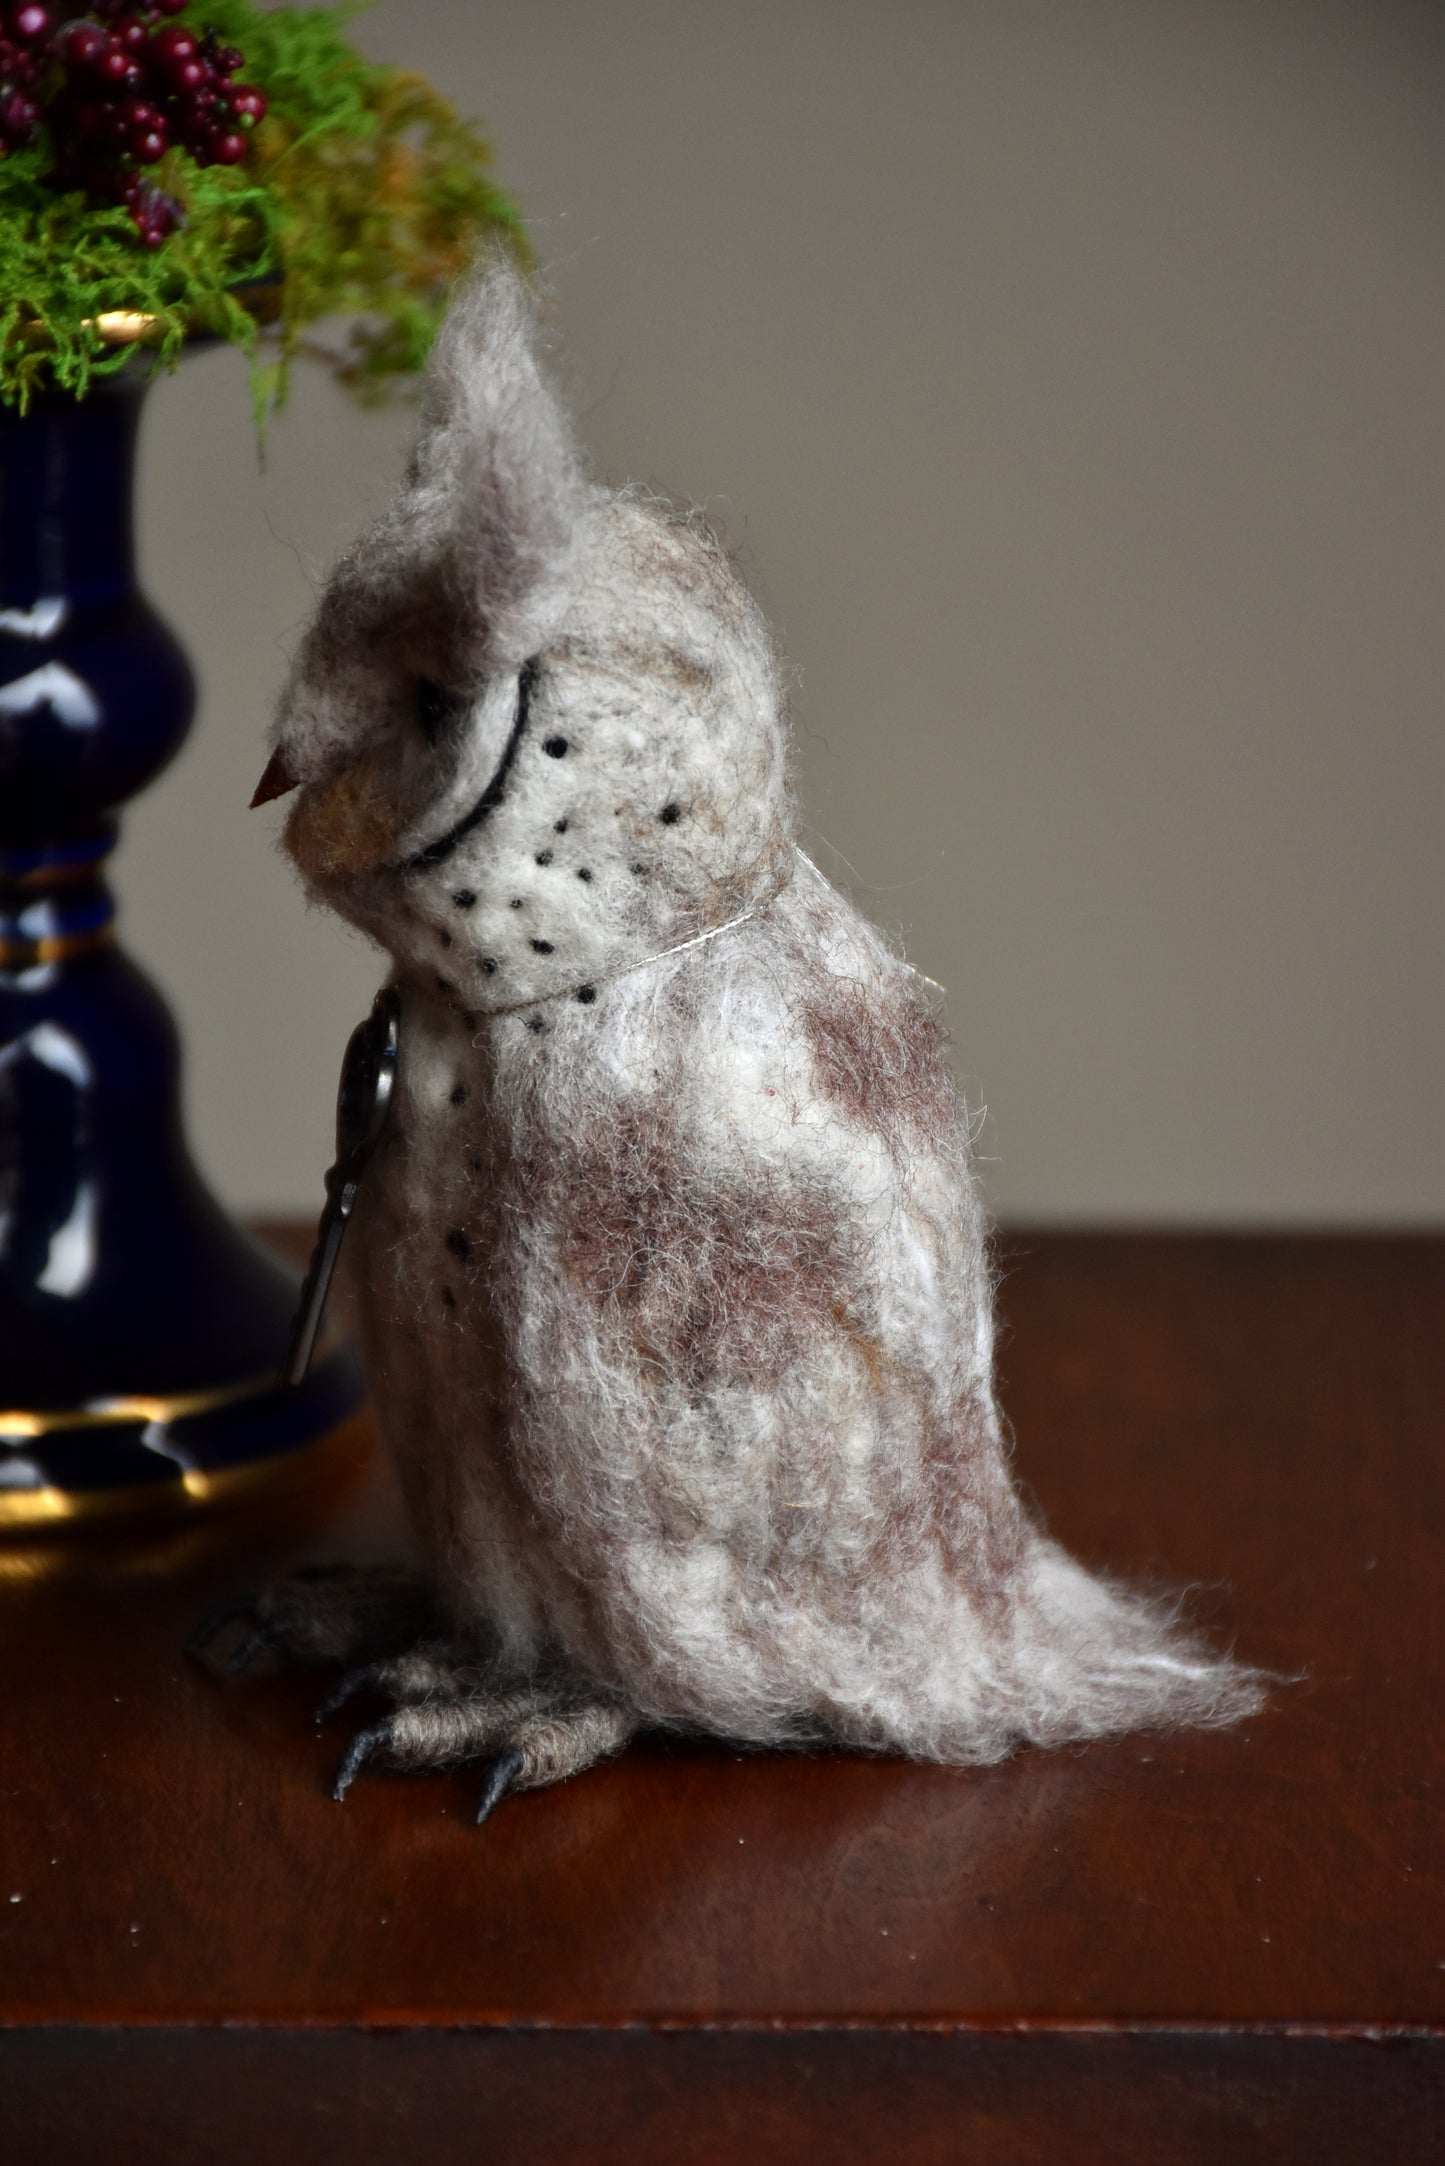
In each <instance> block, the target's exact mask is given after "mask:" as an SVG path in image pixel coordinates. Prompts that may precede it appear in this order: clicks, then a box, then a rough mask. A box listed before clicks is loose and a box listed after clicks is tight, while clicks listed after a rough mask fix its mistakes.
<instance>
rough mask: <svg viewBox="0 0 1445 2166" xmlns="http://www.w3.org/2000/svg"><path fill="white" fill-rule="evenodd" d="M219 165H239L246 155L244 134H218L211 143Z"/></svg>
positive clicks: (212, 151) (213, 154)
mask: <svg viewBox="0 0 1445 2166" xmlns="http://www.w3.org/2000/svg"><path fill="white" fill-rule="evenodd" d="M211 153H212V156H213V157H214V158H215V161H216V163H217V165H239V164H240V163H241V160H242V159H243V158H244V157H245V155H246V138H245V137H244V135H218V136H217V137H216V139H215V141H214V142H213V143H212V145H211Z"/></svg>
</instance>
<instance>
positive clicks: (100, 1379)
mask: <svg viewBox="0 0 1445 2166" xmlns="http://www.w3.org/2000/svg"><path fill="white" fill-rule="evenodd" d="M142 366H143V364H141V363H140V362H139V361H137V362H136V363H134V364H132V366H131V367H129V368H127V369H126V370H124V371H122V372H121V374H120V375H119V376H117V377H111V378H109V379H108V380H106V381H104V382H103V383H102V384H101V385H99V386H98V387H97V388H95V389H93V390H92V391H91V392H90V393H89V394H88V395H87V396H86V397H85V398H84V399H81V400H76V399H73V398H69V397H66V396H64V395H60V394H54V395H49V396H43V397H40V398H37V399H36V400H35V401H34V402H33V403H32V405H31V408H30V411H29V412H28V413H27V414H26V415H24V416H23V417H22V416H20V415H18V414H16V413H14V412H13V411H10V410H8V409H0V1528H3V1527H5V1526H17V1525H23V1526H27V1527H28V1526H33V1525H35V1524H37V1523H40V1522H45V1521H57V1520H61V1521H63V1520H72V1519H76V1518H86V1517H93V1516H95V1515H96V1514H98V1513H101V1512H108V1511H115V1510H117V1509H122V1508H126V1507H133V1506H135V1505H138V1504H143V1505H154V1504H194V1503H197V1502H207V1501H210V1500H212V1499H214V1498H215V1497H216V1496H218V1495H220V1494H223V1493H225V1492H226V1491H227V1490H229V1489H233V1488H235V1487H237V1486H240V1485H241V1481H242V1479H243V1478H245V1477H247V1476H250V1475H253V1474H255V1473H256V1472H257V1470H258V1469H259V1468H260V1467H261V1466H262V1465H263V1464H269V1463H270V1462H272V1461H277V1460H279V1459H280V1458H281V1456H282V1455H285V1454H290V1453H292V1452H294V1451H295V1450H296V1448H297V1447H298V1446H302V1445H306V1444H310V1443H314V1442H316V1441H318V1440H319V1439H321V1438H322V1437H323V1436H326V1435H328V1434H330V1433H331V1432H333V1431H334V1430H335V1429H336V1428H337V1427H338V1426H339V1425H340V1424H341V1423H343V1422H344V1421H345V1419H346V1418H347V1416H348V1415H349V1414H351V1413H352V1412H353V1411H354V1410H355V1409H356V1407H357V1406H358V1404H359V1402H360V1395H361V1391H360V1378H359V1373H358V1369H357V1365H356V1361H355V1357H354V1355H353V1354H351V1353H350V1352H348V1351H346V1350H344V1349H336V1348H333V1349H332V1350H331V1351H330V1352H329V1353H326V1352H324V1351H323V1357H322V1358H321V1359H320V1360H319V1361H318V1362H317V1363H316V1364H315V1366H314V1367H313V1369H312V1371H311V1374H310V1376H309V1377H308V1378H307V1380H306V1382H305V1383H304V1384H303V1385H301V1386H300V1387H299V1388H297V1389H295V1390H287V1389H286V1388H284V1387H283V1386H282V1384H281V1383H280V1381H279V1367H280V1363H281V1361H282V1359H283V1356H284V1354H285V1349H286V1342H287V1336H288V1331H289V1326H290V1321H291V1316H292V1312H293V1310H294V1307H295V1302H296V1291H297V1289H296V1283H295V1281H294V1280H293V1278H292V1277H291V1275H290V1274H289V1273H288V1272H287V1271H285V1270H284V1269H283V1268H282V1267H281V1266H280V1265H279V1264H277V1263H276V1262H275V1261H274V1260H273V1259H272V1258H271V1257H270V1256H268V1255H267V1254H266V1253H265V1252H263V1251H262V1250H261V1249H260V1248H258V1247H257V1246H256V1244H255V1243H254V1242H252V1241H251V1240H250V1239H249V1238H248V1237H247V1236H246V1235H245V1234H243V1233H242V1232H241V1231H240V1230H239V1228H237V1227H236V1226H234V1225H232V1224H231V1223H230V1221H229V1220H228V1219H227V1217H226V1215H225V1214H224V1212H223V1211H222V1210H221V1208H220V1206H219V1205H218V1204H217V1203H216V1202H215V1200H214V1198H213V1197H212V1196H211V1195H210V1194H209V1193H208V1191H207V1190H206V1188H205V1186H204V1184H203V1183H202V1181H201V1179H200V1177H199V1175H198V1174H197V1172H196V1170H195V1168H194V1166H193V1165H192V1164H191V1161H190V1158H189V1156H188V1154H187V1151H186V1146H185V1141H184V1138H183V1136H182V1133H181V1125H180V1105H179V1083H180V1072H179V1071H180V1048H179V1043H178V1040H177V1035H176V1030H175V1026H174V1024H173V1023H172V1021H171V1018H170V1015H169V1013H168V1011H167V1009H166V1005H165V1003H164V1001H163V1000H162V999H161V997H160V995H159V993H158V992H157V991H156V989H155V987H154V986H153V985H152V984H151V983H150V981H149V979H147V978H146V977H145V975H144V974H143V972H141V971H140V970H138V969H137V968H136V966H135V964H134V963H132V962H131V961H129V959H128V958H127V957H126V956H125V954H124V953H123V952H122V951H121V949H120V948H119V947H118V946H117V945H116V943H115V939H114V935H113V919H114V915H115V906H114V902H113V900H112V897H111V894H110V891H109V889H108V888H107V886H106V882H105V865H106V860H107V858H108V856H109V854H110V852H111V850H112V848H113V847H114V844H115V839H116V829H115V813H116V811H117V808H118V807H119V806H120V805H122V804H123V803H124V801H125V800H126V799H127V798H129V797H131V796H132V795H134V793H135V792H136V791H137V790H139V789H140V788H142V786H143V785H144V784H145V783H147V782H149V781H150V780H151V778H152V777H153V776H155V775H156V774H158V773H159V772H160V770H161V769H162V768H163V767H164V766H165V764H166V763H167V761H168V760H169V759H170V758H171V757H172V755H173V754H174V753H175V751H176V750H177V748H178V746H179V745H180V744H181V742H182V740H183V738H184V737H185V734H186V731H187V729H188V728H189V726H190V720H191V714H192V709H193V706H194V698H195V686H194V680H193V678H192V674H191V671H190V668H189V665H188V664H187V661H186V658H185V655H184V654H183V652H182V650H181V648H180V646H179V644H178V642H177V641H176V639H175V638H174V637H173V636H172V634H171V633H170V631H169V630H168V629H167V628H166V626H165V625H164V624H163V623H162V622H161V620H160V618H159V617H158V616H157V615H156V613H155V611H154V610H153V609H152V608H151V606H150V604H149V603H148V602H147V601H146V600H145V598H144V596H143V595H142V594H141V593H140V591H139V588H138V587H137V584H136V577H135V563H134V548H133V541H132V519H131V489H132V476H133V471H134V457H135V443H136V433H137V427H138V424H139V420H140V413H141V406H142V401H143V398H144V395H145V388H146V386H145V377H144V375H143V373H141V369H142ZM183 901H184V896H183V894H182V893H180V892H179V891H178V894H177V902H178V904H181V903H183Z"/></svg>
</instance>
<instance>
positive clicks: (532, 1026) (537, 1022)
mask: <svg viewBox="0 0 1445 2166" xmlns="http://www.w3.org/2000/svg"><path fill="white" fill-rule="evenodd" d="M527 1028H528V1030H545V1029H546V1028H547V1026H546V1024H545V1023H544V1022H543V1021H542V1018H541V1016H540V1015H529V1016H528V1018H527Z"/></svg>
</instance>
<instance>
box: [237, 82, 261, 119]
mask: <svg viewBox="0 0 1445 2166" xmlns="http://www.w3.org/2000/svg"><path fill="white" fill-rule="evenodd" d="M231 111H232V112H233V113H234V114H235V116H236V118H237V120H239V121H241V122H242V123H245V122H247V121H251V122H253V123H254V122H255V121H258V120H264V119H265V118H266V93H265V92H264V91H263V90H257V89H256V88H255V87H254V85H253V84H251V83H237V85H236V87H235V88H234V90H233V91H232V92H231Z"/></svg>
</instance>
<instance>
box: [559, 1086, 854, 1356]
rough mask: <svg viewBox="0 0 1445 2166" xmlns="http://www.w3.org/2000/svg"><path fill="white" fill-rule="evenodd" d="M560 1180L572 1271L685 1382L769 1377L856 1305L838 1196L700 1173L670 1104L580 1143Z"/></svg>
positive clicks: (771, 1178) (566, 1255)
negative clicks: (682, 1145) (683, 1145)
mask: <svg viewBox="0 0 1445 2166" xmlns="http://www.w3.org/2000/svg"><path fill="white" fill-rule="evenodd" d="M550 1180H551V1181H552V1182H555V1183H556V1184H557V1185H558V1187H559V1189H560V1190H561V1194H559V1196H558V1203H559V1205H560V1214H561V1218H562V1221H563V1223H564V1224H565V1225H566V1227H567V1229H568V1233H567V1239H566V1244H565V1247H564V1251H563V1265H564V1268H565V1269H566V1271H567V1273H568V1275H569V1276H570V1277H572V1278H573V1279H575V1280H576V1281H577V1282H578V1283H579V1284H580V1285H581V1286H582V1287H583V1288H584V1289H585V1290H586V1292H587V1293H588V1294H589V1295H590V1296H591V1297H592V1298H593V1299H594V1300H598V1301H601V1302H604V1303H606V1304H608V1305H609V1306H611V1307H613V1308H614V1309H615V1310H616V1312H617V1313H618V1314H619V1315H620V1316H621V1317H623V1318H624V1319H625V1320H626V1323H627V1326H628V1328H629V1331H630V1333H631V1335H632V1336H633V1338H634V1339H635V1340H636V1342H637V1343H638V1344H639V1345H645V1346H646V1347H647V1348H648V1349H649V1350H650V1355H651V1358H652V1359H654V1360H658V1361H660V1362H661V1363H662V1364H663V1365H664V1366H665V1367H666V1368H667V1369H668V1370H670V1371H671V1372H672V1373H673V1374H675V1375H676V1376H677V1377H678V1379H679V1380H680V1381H681V1382H683V1383H684V1384H685V1385H687V1386H688V1387H689V1388H692V1389H706V1388H708V1387H709V1386H712V1385H715V1384H717V1383H719V1382H723V1381H727V1382H731V1383H738V1384H765V1383H768V1382H770V1381H771V1380H773V1379H775V1378H776V1376H777V1374H778V1372H779V1370H780V1368H781V1367H783V1366H784V1365H785V1364H787V1363H788V1362H791V1361H794V1360H797V1359H798V1358H799V1356H800V1355H801V1353H802V1352H803V1351H804V1349H805V1348H806V1347H807V1346H808V1344H809V1343H810V1341H813V1340H815V1339H816V1337H817V1334H818V1333H819V1332H820V1331H826V1330H828V1329H829V1328H830V1327H831V1328H833V1329H835V1330H836V1329H837V1328H838V1323H837V1319H838V1317H839V1315H840V1313H844V1312H846V1307H847V1296H848V1289H849V1288H850V1286H853V1285H856V1283H857V1280H858V1268H859V1267H858V1256H857V1246H858V1242H857V1236H856V1233H855V1231H854V1229H853V1227H852V1226H851V1225H850V1223H849V1219H848V1215H847V1213H846V1210H845V1209H844V1208H843V1206H842V1205H841V1203H840V1201H839V1200H838V1199H837V1198H835V1197H831V1196H828V1195H826V1194H824V1193H823V1192H822V1191H821V1190H818V1189H815V1188H809V1187H807V1186H805V1185H803V1184H802V1183H800V1182H797V1181H787V1180H785V1179H783V1178H782V1177H780V1176H776V1175H765V1174H758V1175H757V1176H756V1177H755V1178H754V1179H751V1180H748V1179H745V1178H743V1177H742V1176H741V1175H739V1177H738V1178H737V1179H736V1180H733V1181H728V1180H722V1181H719V1180H717V1179H716V1178H711V1177H703V1176H702V1175H700V1173H699V1171H698V1169H697V1167H696V1165H695V1163H693V1162H691V1161H689V1159H688V1158H687V1156H686V1155H685V1154H684V1153H683V1152H682V1151H681V1150H680V1149H679V1147H678V1142H677V1138H676V1134H675V1131H674V1129H673V1125H672V1122H671V1119H670V1117H669V1115H668V1114H667V1112H666V1111H665V1110H664V1109H662V1108H660V1107H654V1108H651V1109H649V1110H648V1111H647V1112H645V1113H635V1112H634V1113H632V1114H629V1115H628V1116H627V1117H626V1118H625V1119H624V1120H621V1121H618V1122H616V1123H614V1124H612V1125H611V1126H610V1127H609V1128H608V1129H607V1130H605V1131H603V1130H599V1131H598V1132H597V1133H596V1134H595V1135H594V1136H593V1137H591V1138H588V1139H584V1140H582V1141H580V1142H579V1143H576V1144H574V1145H573V1147H572V1148H571V1149H570V1150H569V1151H568V1152H567V1153H566V1155H565V1157H564V1158H563V1159H562V1160H561V1162H560V1163H558V1164H557V1165H556V1166H555V1167H554V1168H553V1169H552V1171H551V1174H550Z"/></svg>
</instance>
